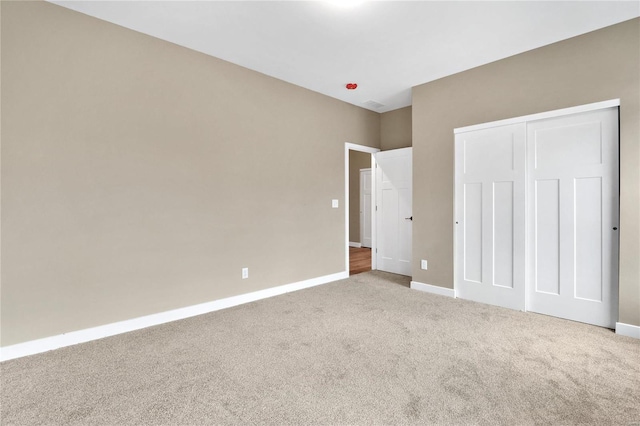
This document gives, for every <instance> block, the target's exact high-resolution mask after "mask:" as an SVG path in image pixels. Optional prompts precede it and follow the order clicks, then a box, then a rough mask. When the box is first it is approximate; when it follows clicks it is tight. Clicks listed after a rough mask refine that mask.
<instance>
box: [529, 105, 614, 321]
mask: <svg viewBox="0 0 640 426" xmlns="http://www.w3.org/2000/svg"><path fill="white" fill-rule="evenodd" d="M527 141H528V144H527V162H528V171H529V174H528V179H527V180H528V209H529V218H530V226H529V229H528V231H529V253H530V256H529V259H528V261H529V268H528V270H529V283H530V285H529V291H528V296H529V297H528V309H529V310H531V311H534V312H539V313H543V314H548V315H553V316H557V317H561V318H567V319H571V320H575V321H581V322H586V323H590V324H595V325H600V326H603V327H609V328H614V326H615V322H616V320H617V317H618V303H617V301H618V240H619V234H618V232H619V231H618V230H617V228H618V220H619V219H618V218H619V211H618V209H619V191H618V187H619V178H618V176H619V173H618V165H619V159H618V108H608V109H604V110H598V111H592V112H587V113H582V114H576V115H570V116H565V117H558V118H553V119H546V120H541V121H537V122H530V123H527Z"/></svg>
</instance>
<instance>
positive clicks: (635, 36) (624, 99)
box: [383, 19, 640, 325]
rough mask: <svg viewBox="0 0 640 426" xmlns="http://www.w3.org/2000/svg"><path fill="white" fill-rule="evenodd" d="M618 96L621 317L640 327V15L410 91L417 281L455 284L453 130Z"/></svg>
mask: <svg viewBox="0 0 640 426" xmlns="http://www.w3.org/2000/svg"><path fill="white" fill-rule="evenodd" d="M615 98H620V102H621V105H620V156H621V165H620V173H621V177H620V178H621V185H620V192H621V201H620V204H621V222H620V321H621V322H624V323H627V324H633V325H640V270H639V265H640V230H639V228H638V223H639V222H640V174H639V169H640V148H639V144H640V142H639V141H640V19H635V20H632V21H627V22H624V23H621V24H618V25H615V26H612V27H608V28H605V29H602V30H599V31H595V32H592V33H589V34H585V35H583V36H580V37H576V38H572V39H569V40H565V41H562V42H559V43H556V44H553V45H549V46H546V47H542V48H540V49H536V50H533V51H530V52H526V53H523V54H521V55H517V56H514V57H511V58H507V59H504V60H501V61H497V62H494V63H491V64H488V65H485V66H482V67H479V68H475V69H472V70H469V71H466V72H462V73H460V74H456V75H453V76H450V77H446V78H443V79H441V80H437V81H434V82H431V83H427V84H424V85H421V86H417V87H414V89H413V161H414V167H413V170H414V187H413V188H414V190H413V191H414V217H415V218H416V219H415V221H414V234H413V241H414V242H413V261H414V267H413V279H414V280H415V281H418V282H423V283H428V284H433V285H438V286H443V287H448V288H452V287H453V165H454V158H453V151H454V143H453V142H454V137H453V129H454V128H456V127H462V126H468V125H472V124H477V123H484V122H489V121H494V120H499V119H504V118H509V117H518V116H522V115H527V114H533V113H537V112H543V111H549V110H554V109H559V108H566V107H571V106H576V105H582V104H587V103H591V102H598V101H604V100H608V99H615ZM383 146H384V145H383ZM419 259H427V260H428V261H429V270H427V271H423V270H420V268H419Z"/></svg>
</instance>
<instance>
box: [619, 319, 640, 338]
mask: <svg viewBox="0 0 640 426" xmlns="http://www.w3.org/2000/svg"><path fill="white" fill-rule="evenodd" d="M616 334H620V335H621V336H627V337H633V338H636V339H640V327H639V326H637V325H631V324H625V323H623V322H617V323H616Z"/></svg>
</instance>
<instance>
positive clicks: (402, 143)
mask: <svg viewBox="0 0 640 426" xmlns="http://www.w3.org/2000/svg"><path fill="white" fill-rule="evenodd" d="M411 119H412V117H411V107H410V106H408V107H404V108H400V109H396V110H393V111H389V112H385V113H382V114H380V147H381V149H382V150H383V151H388V150H390V149H398V148H408V147H410V146H411V132H412V129H411Z"/></svg>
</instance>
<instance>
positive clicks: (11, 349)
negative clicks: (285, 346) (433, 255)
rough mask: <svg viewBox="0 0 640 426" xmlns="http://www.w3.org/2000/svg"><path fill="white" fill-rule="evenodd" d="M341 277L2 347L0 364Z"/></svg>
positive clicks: (338, 276) (341, 274)
mask: <svg viewBox="0 0 640 426" xmlns="http://www.w3.org/2000/svg"><path fill="white" fill-rule="evenodd" d="M345 278H349V272H348V271H344V272H338V273H336V274H331V275H325V276H322V277H317V278H311V279H308V280H304V281H299V282H296V283H291V284H285V285H281V286H278V287H272V288H267V289H265V290H260V291H254V292H252V293H246V294H241V295H238V296H232V297H227V298H225V299H220V300H214V301H212V302H206V303H201V304H198V305H193V306H187V307H186V308H180V309H173V310H171V311H165V312H160V313H157V314H152V315H146V316H144V317H138V318H133V319H130V320H125V321H119V322H114V323H111V324H105V325H101V326H98V327H92V328H86V329H84V330H78V331H72V332H69V333H64V334H59V335H57V336H51V337H45V338H43V339H37V340H31V341H29V342H24V343H18V344H15V345H11V346H5V347H3V348H0V362H2V361H8V360H10V359H14V358H21V357H24V356H28V355H34V354H37V353H41V352H47V351H50V350H53V349H58V348H63V347H65V346H72V345H77V344H78V343H84V342H89V341H91V340H97V339H102V338H104V337H109V336H114V335H116V334H121V333H126V332H129V331H134V330H140V329H141V328H146V327H151V326H154V325H160V324H164V323H167V322H171V321H176V320H180V319H184V318H189V317H193V316H196V315H202V314H206V313H209V312H214V311H219V310H221V309H225V308H230V307H232V306H238V305H242V304H244V303H249V302H254V301H256V300H261V299H266V298H268V297H273V296H278V295H281V294H285V293H290V292H292V291H296V290H302V289H305V288H309V287H313V286H317V285H321V284H327V283H330V282H333V281H338V280H342V279H345Z"/></svg>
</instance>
